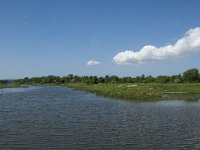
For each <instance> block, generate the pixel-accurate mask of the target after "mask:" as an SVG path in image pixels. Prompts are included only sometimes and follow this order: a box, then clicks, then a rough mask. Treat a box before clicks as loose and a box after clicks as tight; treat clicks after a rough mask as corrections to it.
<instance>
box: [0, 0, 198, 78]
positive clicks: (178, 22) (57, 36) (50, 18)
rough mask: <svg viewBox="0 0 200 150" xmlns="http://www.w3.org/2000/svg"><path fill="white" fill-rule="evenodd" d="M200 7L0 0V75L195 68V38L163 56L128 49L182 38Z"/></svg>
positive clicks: (145, 1)
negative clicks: (184, 47) (176, 52)
mask: <svg viewBox="0 0 200 150" xmlns="http://www.w3.org/2000/svg"><path fill="white" fill-rule="evenodd" d="M199 6H200V1H199V0H17V1H16V0H0V53H1V58H0V69H1V71H0V79H8V78H24V77H26V76H28V77H32V76H43V75H59V76H63V75H67V74H70V73H72V74H77V75H98V76H104V75H107V74H108V75H118V76H137V75H141V74H145V75H150V74H151V75H154V76H156V75H160V74H161V75H172V74H178V73H182V72H183V71H185V70H186V69H189V68H194V67H196V68H198V69H200V59H199V58H200V53H198V52H199V51H200V48H199V45H197V48H198V49H197V48H196V47H195V48H196V49H194V51H192V52H190V51H189V50H187V51H186V50H185V49H183V50H182V49H180V51H181V53H180V56H179V55H171V54H169V55H168V57H164V56H163V57H162V58H163V59H162V60H159V58H160V57H159V58H158V57H157V55H156V56H154V55H153V54H152V53H147V54H148V55H150V56H149V59H147V58H146V57H143V55H142V56H141V58H140V57H139V56H138V55H137V54H136V53H135V52H139V51H141V49H142V48H143V47H144V46H148V45H153V46H155V48H154V49H153V53H154V52H155V53H157V52H158V51H159V50H160V49H159V48H160V47H164V46H166V45H170V44H171V45H175V44H176V42H177V41H178V40H179V39H185V38H184V37H185V36H186V32H188V31H189V30H190V29H194V30H195V29H197V27H200V19H199V14H200V9H199ZM196 32H198V33H199V29H197V31H194V33H193V32H192V33H191V34H192V35H197V36H198V35H199V34H196ZM193 37H194V36H193ZM186 38H187V37H186ZM195 39H196V41H197V42H198V41H199V38H198V37H195ZM189 40H190V39H189ZM186 41H187V40H186ZM172 47H173V48H174V47H175V46H172ZM192 48H193V47H192ZM174 49H175V48H174ZM188 49H191V47H188ZM127 50H128V51H129V52H130V53H126V54H125V52H126V51H127ZM164 50H165V49H164ZM166 51H168V49H167V50H166ZM169 51H170V50H169ZM147 52H149V49H148V50H147ZM119 53H120V54H119ZM118 54H119V55H118ZM148 55H147V56H148ZM115 56H118V57H117V59H114V57H115ZM129 56H130V57H129ZM131 56H133V57H131ZM121 57H123V58H124V59H123V60H122V59H121ZM135 57H137V58H135ZM155 57H156V59H154V58H155ZM115 58H116V57H115ZM119 58H120V59H119ZM127 58H130V59H127ZM134 58H135V59H134ZM139 59H142V61H143V62H144V63H140V62H141V61H140V62H139V61H138V60H139ZM88 61H90V65H87V62H88ZM91 61H92V62H91ZM127 62H128V63H127ZM138 62H139V63H138ZM91 64H94V65H91Z"/></svg>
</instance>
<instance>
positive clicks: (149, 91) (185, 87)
mask: <svg viewBox="0 0 200 150" xmlns="http://www.w3.org/2000/svg"><path fill="white" fill-rule="evenodd" d="M67 87H70V88H73V89H76V90H82V91H86V92H91V93H95V94H96V95H99V96H105V97H111V98H120V99H127V100H144V101H151V100H152V101H153V100H179V99H180V100H198V99H200V84H175V83H174V84H156V83H152V84H104V83H102V84H92V85H89V84H82V83H68V84H67Z"/></svg>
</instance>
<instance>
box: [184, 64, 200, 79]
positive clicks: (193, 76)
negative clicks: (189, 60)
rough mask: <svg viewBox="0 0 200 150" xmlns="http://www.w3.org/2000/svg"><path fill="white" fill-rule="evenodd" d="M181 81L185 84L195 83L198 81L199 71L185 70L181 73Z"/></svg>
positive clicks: (194, 69)
mask: <svg viewBox="0 0 200 150" xmlns="http://www.w3.org/2000/svg"><path fill="white" fill-rule="evenodd" d="M183 79H184V81H186V82H190V83H192V82H197V81H198V80H199V71H198V69H196V68H193V69H189V70H186V71H185V72H184V73H183Z"/></svg>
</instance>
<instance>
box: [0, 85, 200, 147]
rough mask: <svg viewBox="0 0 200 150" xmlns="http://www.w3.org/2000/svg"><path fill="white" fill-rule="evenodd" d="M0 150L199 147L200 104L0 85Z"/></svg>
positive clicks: (62, 88) (55, 88) (59, 88)
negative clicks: (98, 95)
mask: <svg viewBox="0 0 200 150" xmlns="http://www.w3.org/2000/svg"><path fill="white" fill-rule="evenodd" d="M0 149H6V150H7V149H9V150H10V149H19V150H22V149H77V150H78V149H109V150H110V149H116V150H117V149H119V150H121V149H122V150H126V149H200V102H199V101H195V102H188V101H180V100H179V101H161V102H151V103H144V102H141V103H138V102H127V101H122V100H112V99H107V98H102V97H97V96H95V95H93V94H89V93H85V92H79V91H73V90H71V89H68V88H64V87H30V88H21V89H2V90H0Z"/></svg>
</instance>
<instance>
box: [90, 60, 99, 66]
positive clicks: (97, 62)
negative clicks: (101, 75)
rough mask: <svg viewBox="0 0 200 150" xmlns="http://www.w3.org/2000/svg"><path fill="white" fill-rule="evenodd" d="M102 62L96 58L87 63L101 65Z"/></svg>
mask: <svg viewBox="0 0 200 150" xmlns="http://www.w3.org/2000/svg"><path fill="white" fill-rule="evenodd" d="M99 64H100V62H99V61H96V60H90V61H88V62H87V65H89V66H91V65H99Z"/></svg>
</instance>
